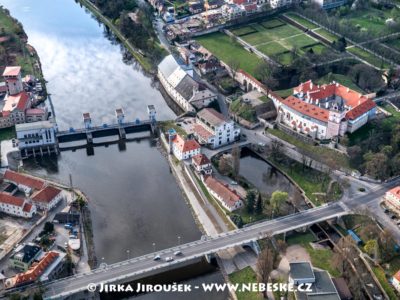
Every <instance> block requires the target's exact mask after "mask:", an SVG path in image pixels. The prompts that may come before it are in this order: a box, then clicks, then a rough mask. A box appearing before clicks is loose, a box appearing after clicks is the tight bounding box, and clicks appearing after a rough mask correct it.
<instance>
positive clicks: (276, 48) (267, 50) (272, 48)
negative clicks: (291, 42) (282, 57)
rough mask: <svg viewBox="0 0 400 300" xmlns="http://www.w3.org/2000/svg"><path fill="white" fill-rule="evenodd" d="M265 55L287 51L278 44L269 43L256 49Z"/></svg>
mask: <svg viewBox="0 0 400 300" xmlns="http://www.w3.org/2000/svg"><path fill="white" fill-rule="evenodd" d="M257 49H258V50H260V51H261V52H262V53H264V54H265V55H268V56H271V55H277V54H279V53H283V52H287V51H288V49H287V48H285V47H283V46H282V45H281V44H280V43H279V42H271V43H268V44H264V45H261V46H258V47H257Z"/></svg>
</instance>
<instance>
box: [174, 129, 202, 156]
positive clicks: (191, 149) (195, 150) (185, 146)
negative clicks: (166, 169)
mask: <svg viewBox="0 0 400 300" xmlns="http://www.w3.org/2000/svg"><path fill="white" fill-rule="evenodd" d="M170 138H171V139H172V153H173V154H174V155H175V157H176V158H177V159H178V160H184V159H189V158H192V157H193V156H196V155H198V154H200V149H201V147H200V145H199V144H198V143H197V142H196V141H195V140H188V139H184V138H183V137H181V136H180V135H179V134H176V135H175V136H174V137H170Z"/></svg>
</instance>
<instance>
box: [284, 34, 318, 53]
mask: <svg viewBox="0 0 400 300" xmlns="http://www.w3.org/2000/svg"><path fill="white" fill-rule="evenodd" d="M281 43H282V44H284V45H286V46H287V47H288V48H289V49H291V48H293V47H295V46H296V47H297V48H303V47H306V46H309V45H313V44H315V43H317V41H315V40H314V39H313V38H311V37H309V36H308V35H306V34H302V35H296V36H292V37H290V38H287V39H285V40H282V41H281Z"/></svg>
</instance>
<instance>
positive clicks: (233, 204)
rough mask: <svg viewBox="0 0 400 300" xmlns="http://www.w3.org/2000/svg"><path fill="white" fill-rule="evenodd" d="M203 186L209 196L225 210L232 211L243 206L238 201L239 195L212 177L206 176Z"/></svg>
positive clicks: (241, 202) (240, 201)
mask: <svg viewBox="0 0 400 300" xmlns="http://www.w3.org/2000/svg"><path fill="white" fill-rule="evenodd" d="M204 184H205V185H206V187H207V189H208V191H209V192H210V194H211V195H212V196H213V197H214V198H216V199H217V200H218V201H219V202H220V203H221V205H222V206H223V207H225V208H226V209H227V210H229V211H234V210H236V209H238V208H240V207H242V206H243V201H242V200H241V199H240V197H239V195H238V194H237V193H236V191H234V190H231V189H230V188H229V187H228V185H227V184H223V183H222V182H221V181H219V180H217V179H215V178H214V177H212V176H206V177H205V179H204Z"/></svg>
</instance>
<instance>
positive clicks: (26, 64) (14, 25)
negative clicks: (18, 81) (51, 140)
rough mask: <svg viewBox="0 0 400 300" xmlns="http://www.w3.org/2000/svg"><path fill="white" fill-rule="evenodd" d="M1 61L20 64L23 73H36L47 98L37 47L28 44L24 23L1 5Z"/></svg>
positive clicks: (4, 64) (4, 63)
mask: <svg viewBox="0 0 400 300" xmlns="http://www.w3.org/2000/svg"><path fill="white" fill-rule="evenodd" d="M0 26H1V29H2V31H1V33H0V63H1V65H3V66H7V65H8V66H13V65H19V66H21V68H22V74H23V75H34V76H35V77H36V78H38V79H39V80H40V81H41V83H42V87H43V99H46V98H47V91H46V85H45V80H44V76H43V72H42V65H41V62H40V58H39V56H38V54H37V52H36V50H35V48H34V47H33V46H31V45H29V44H28V36H27V34H26V33H25V30H24V28H23V26H22V24H21V23H20V22H19V21H18V20H17V19H15V18H14V17H12V16H11V14H10V12H9V10H7V9H6V8H4V7H0Z"/></svg>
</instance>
